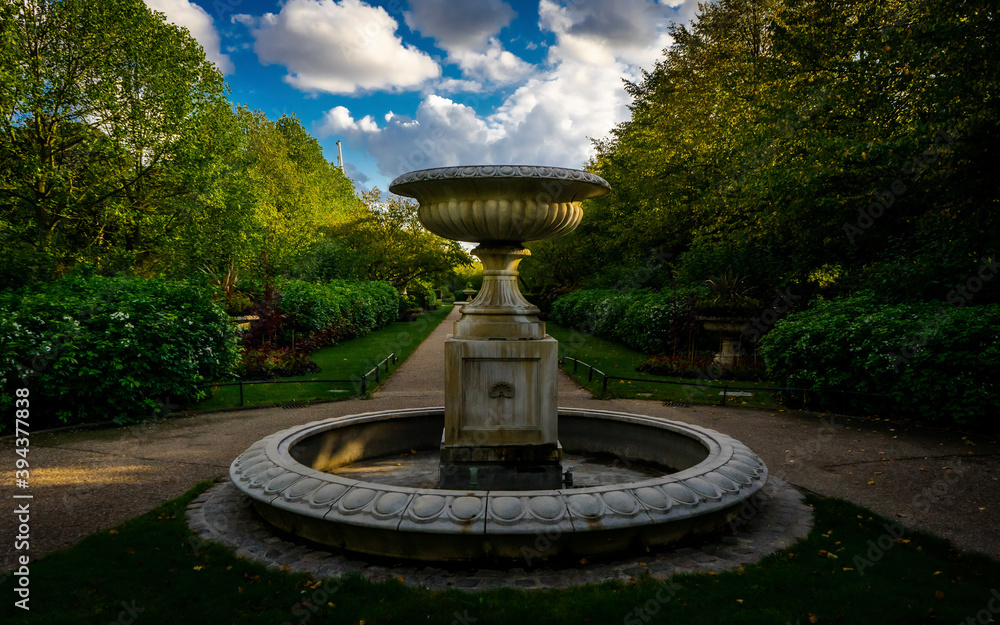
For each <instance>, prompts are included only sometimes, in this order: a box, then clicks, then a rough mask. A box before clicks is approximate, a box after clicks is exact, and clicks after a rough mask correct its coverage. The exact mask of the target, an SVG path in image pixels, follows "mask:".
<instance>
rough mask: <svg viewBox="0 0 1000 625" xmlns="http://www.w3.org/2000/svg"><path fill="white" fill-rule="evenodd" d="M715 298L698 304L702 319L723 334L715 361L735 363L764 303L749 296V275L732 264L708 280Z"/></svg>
mask: <svg viewBox="0 0 1000 625" xmlns="http://www.w3.org/2000/svg"><path fill="white" fill-rule="evenodd" d="M705 285H706V286H708V288H710V289H711V290H712V293H713V294H714V295H715V297H714V299H712V300H708V301H703V302H699V304H698V305H697V306H696V308H697V311H698V315H697V316H696V317H695V320H696V321H700V322H701V323H702V324H703V326H704V328H705V329H706V330H708V331H709V332H714V333H716V334H717V335H719V338H720V340H721V342H722V346H721V348H720V350H719V352H718V353H716V354H715V358H714V359H713V361H714V362H715V363H717V364H719V365H721V366H723V367H731V366H733V365H735V364H736V363H737V362H738V361H739V358H740V356H742V355H743V350H742V347H741V342H742V338H743V328H745V327H746V324H747V323H749V322H750V321H751V320H752V318H753V313H754V312H757V311H758V310H759V308H760V303H759V302H758V301H757V300H755V299H753V298H752V297H750V296H749V294H748V293H749V291H750V288H749V287H748V286H747V283H746V276H738V275H736V274H734V273H733V270H732V268H729V269H727V270H726V271H725V273H723V274H722V275H720V276H717V277H715V278H710V279H708V280H706V281H705Z"/></svg>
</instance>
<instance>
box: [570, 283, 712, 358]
mask: <svg viewBox="0 0 1000 625" xmlns="http://www.w3.org/2000/svg"><path fill="white" fill-rule="evenodd" d="M700 293H701V291H700V290H697V289H677V290H674V291H672V290H668V289H664V290H662V291H651V290H648V289H642V290H636V291H614V290H610V289H584V290H580V291H574V292H572V293H569V294H568V295H564V296H563V297H560V298H559V299H558V300H556V301H555V303H553V304H552V314H551V317H552V320H553V321H555V322H556V323H558V324H560V325H562V326H565V327H568V328H574V329H576V330H579V331H581V332H585V333H587V334H593V335H595V336H599V337H602V338H606V339H610V340H613V341H619V342H621V343H624V344H625V345H628V346H629V347H632V348H634V349H637V350H639V351H641V352H645V353H647V354H651V353H657V352H662V351H667V350H668V349H670V348H671V347H673V344H674V341H676V340H681V339H686V337H687V323H689V321H690V319H691V317H692V310H691V303H692V302H693V300H694V299H695V297H696V296H697V295H699V294H700Z"/></svg>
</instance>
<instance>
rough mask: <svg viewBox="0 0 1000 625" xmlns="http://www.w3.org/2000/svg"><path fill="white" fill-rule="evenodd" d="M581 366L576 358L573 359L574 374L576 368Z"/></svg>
mask: <svg viewBox="0 0 1000 625" xmlns="http://www.w3.org/2000/svg"><path fill="white" fill-rule="evenodd" d="M578 364H580V361H579V360H577V359H576V358H574V359H573V373H576V366H577V365H578Z"/></svg>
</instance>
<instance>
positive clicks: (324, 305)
mask: <svg viewBox="0 0 1000 625" xmlns="http://www.w3.org/2000/svg"><path fill="white" fill-rule="evenodd" d="M280 291H281V295H280V297H279V299H278V304H277V306H278V308H279V310H280V312H281V314H282V315H283V322H282V327H281V330H280V331H279V341H280V342H281V343H282V344H283V345H289V344H291V341H292V336H293V333H294V334H295V335H297V336H298V337H299V338H301V339H302V340H307V338H308V337H309V336H311V335H314V334H319V333H325V334H326V335H328V336H329V337H331V339H332V340H331V342H335V341H338V340H346V339H350V338H354V337H357V336H363V335H365V334H368V333H369V332H372V331H374V330H377V329H379V328H382V327H384V326H386V325H388V324H390V323H392V322H393V321H396V319H398V317H399V300H400V296H399V293H397V292H396V289H394V288H393V287H392V285H391V284H389V283H388V282H347V281H343V280H331V281H330V282H327V283H324V284H314V283H311V282H303V281H301V280H289V281H287V282H285V283H284V284H283V285H281V286H280ZM296 340H298V339H296Z"/></svg>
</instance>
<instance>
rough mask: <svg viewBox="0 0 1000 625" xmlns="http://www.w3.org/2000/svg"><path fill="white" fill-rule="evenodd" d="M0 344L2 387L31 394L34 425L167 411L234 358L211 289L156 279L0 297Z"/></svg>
mask: <svg viewBox="0 0 1000 625" xmlns="http://www.w3.org/2000/svg"><path fill="white" fill-rule="evenodd" d="M0 338H2V340H0V388H2V389H3V393H4V395H7V396H8V397H9V395H10V394H11V392H12V390H13V389H14V388H16V387H18V386H27V387H28V388H29V389H30V391H31V406H32V414H33V415H35V416H36V418H37V420H36V421H35V427H39V426H42V425H44V426H52V425H56V424H58V423H59V422H61V423H64V424H76V423H82V422H87V421H94V422H114V423H129V422H135V421H138V420H141V419H144V418H147V417H151V416H156V415H159V414H162V413H164V412H168V411H169V409H170V408H169V407H170V405H172V404H182V403H184V402H185V401H188V400H196V399H200V398H201V397H204V396H205V394H206V392H205V391H204V390H199V389H197V386H199V385H201V384H206V383H209V382H214V381H218V380H220V379H225V378H228V377H231V376H232V374H233V372H234V367H235V364H236V361H237V358H238V354H237V348H236V340H235V328H234V326H233V324H232V323H231V322H230V320H229V317H228V316H227V315H226V313H225V312H224V311H223V310H222V308H221V307H220V306H218V305H217V304H216V303H214V302H213V301H212V294H211V293H210V291H209V290H208V289H206V288H203V287H199V286H196V285H194V284H191V283H188V282H183V281H166V280H161V279H151V280H145V279H134V278H133V279H126V278H101V277H94V276H69V277H66V278H63V279H61V280H58V281H56V282H53V283H49V284H44V285H39V286H34V287H29V288H25V289H22V290H19V291H5V292H3V293H2V294H0ZM4 399H6V398H4Z"/></svg>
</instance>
